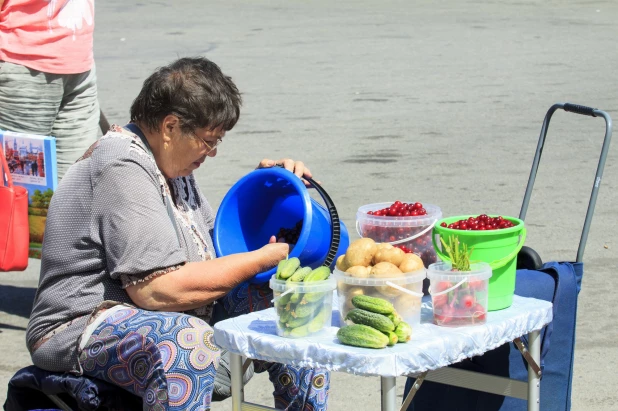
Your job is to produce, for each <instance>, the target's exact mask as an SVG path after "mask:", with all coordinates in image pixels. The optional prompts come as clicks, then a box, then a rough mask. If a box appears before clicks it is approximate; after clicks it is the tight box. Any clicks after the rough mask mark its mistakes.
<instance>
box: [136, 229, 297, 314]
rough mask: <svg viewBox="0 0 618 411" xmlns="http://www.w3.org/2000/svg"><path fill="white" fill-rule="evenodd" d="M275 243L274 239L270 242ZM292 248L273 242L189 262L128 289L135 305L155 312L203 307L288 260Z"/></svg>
mask: <svg viewBox="0 0 618 411" xmlns="http://www.w3.org/2000/svg"><path fill="white" fill-rule="evenodd" d="M271 241H272V240H271ZM288 252H289V246H288V245H287V244H285V243H271V244H267V245H266V246H264V247H262V248H260V249H259V250H256V251H251V252H248V253H241V254H234V255H229V256H225V257H220V258H216V259H214V260H207V261H199V262H193V263H187V264H185V265H183V266H182V267H181V268H180V269H178V270H176V271H172V272H169V273H167V274H164V275H160V276H157V277H154V278H152V279H150V280H148V281H145V282H142V283H137V284H135V285H131V286H129V287H127V288H126V291H127V294H129V297H130V298H131V300H133V303H135V305H137V306H138V307H140V308H143V309H146V310H156V311H186V310H191V309H194V308H198V307H202V306H204V305H206V304H209V303H211V302H213V301H214V300H216V299H217V298H219V297H222V296H224V295H225V294H227V293H228V292H229V291H230V290H231V289H232V288H234V287H235V286H237V285H238V284H240V283H242V282H244V281H246V280H248V279H250V278H251V277H253V276H254V275H255V274H258V273H260V272H263V271H266V270H268V269H270V268H272V267H274V266H276V265H277V263H279V261H281V260H283V259H284V258H286V256H287V254H288Z"/></svg>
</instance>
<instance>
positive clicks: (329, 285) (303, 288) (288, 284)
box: [270, 275, 337, 293]
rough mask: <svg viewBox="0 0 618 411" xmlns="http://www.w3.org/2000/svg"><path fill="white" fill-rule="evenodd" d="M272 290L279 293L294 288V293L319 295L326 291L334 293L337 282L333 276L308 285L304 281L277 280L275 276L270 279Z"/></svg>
mask: <svg viewBox="0 0 618 411" xmlns="http://www.w3.org/2000/svg"><path fill="white" fill-rule="evenodd" d="M270 288H271V289H272V290H273V291H277V292H283V291H286V290H289V289H291V288H293V289H294V291H297V292H299V293H319V292H325V291H333V290H334V289H335V288H337V282H336V281H335V279H334V278H333V276H332V275H331V276H330V277H329V278H327V279H326V280H324V281H311V282H308V283H304V282H302V281H301V282H292V281H286V280H277V279H275V276H274V275H273V276H272V277H271V278H270Z"/></svg>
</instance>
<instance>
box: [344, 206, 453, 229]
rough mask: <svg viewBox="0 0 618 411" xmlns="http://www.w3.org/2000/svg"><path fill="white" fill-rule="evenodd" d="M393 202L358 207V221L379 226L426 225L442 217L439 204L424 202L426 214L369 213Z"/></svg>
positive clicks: (361, 223)
mask: <svg viewBox="0 0 618 411" xmlns="http://www.w3.org/2000/svg"><path fill="white" fill-rule="evenodd" d="M391 204H393V202H387V203H374V204H367V205H364V206H362V207H359V208H358V212H357V213H356V221H357V222H358V224H360V225H371V226H379V227H424V226H428V225H432V224H434V223H435V222H436V221H438V220H439V219H441V218H442V210H441V209H440V207H438V206H437V205H433V204H428V203H423V208H424V209H425V210H426V211H427V214H426V215H420V216H409V217H403V216H402V217H390V216H377V215H371V214H367V212H369V211H377V210H381V209H383V208H388V207H390V205H391Z"/></svg>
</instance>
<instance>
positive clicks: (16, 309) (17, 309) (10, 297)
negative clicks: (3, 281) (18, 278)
mask: <svg viewBox="0 0 618 411" xmlns="http://www.w3.org/2000/svg"><path fill="white" fill-rule="evenodd" d="M35 294H36V288H34V287H15V286H12V285H0V311H4V312H5V313H7V314H11V315H18V316H20V317H24V318H28V317H30V312H31V311H32V302H33V301H34V295H35ZM0 328H13V326H10V325H6V324H2V323H0Z"/></svg>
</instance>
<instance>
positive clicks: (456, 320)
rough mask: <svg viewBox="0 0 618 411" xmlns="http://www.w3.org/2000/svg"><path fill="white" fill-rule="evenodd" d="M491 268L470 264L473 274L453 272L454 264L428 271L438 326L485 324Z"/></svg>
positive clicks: (435, 267)
mask: <svg viewBox="0 0 618 411" xmlns="http://www.w3.org/2000/svg"><path fill="white" fill-rule="evenodd" d="M491 275H492V271H491V267H490V265H489V264H487V263H483V262H478V263H471V264H470V271H453V267H452V264H451V263H450V262H441V263H434V264H431V265H430V266H429V267H428V268H427V278H429V284H430V288H429V293H430V294H431V301H432V303H433V320H434V323H435V324H436V325H440V326H445V327H458V326H467V325H477V324H485V321H486V319H487V290H488V288H489V278H490V277H491Z"/></svg>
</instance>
